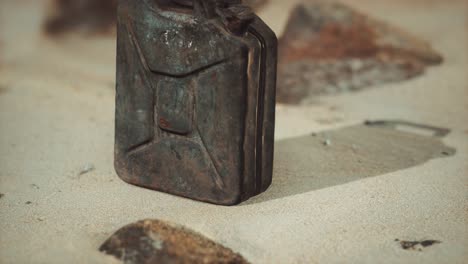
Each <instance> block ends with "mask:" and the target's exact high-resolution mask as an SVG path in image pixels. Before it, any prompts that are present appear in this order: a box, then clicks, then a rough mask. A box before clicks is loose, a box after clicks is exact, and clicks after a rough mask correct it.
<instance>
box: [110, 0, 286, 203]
mask: <svg viewBox="0 0 468 264" xmlns="http://www.w3.org/2000/svg"><path fill="white" fill-rule="evenodd" d="M117 42H118V44H117V95H116V142H115V168H116V171H117V173H118V175H119V176H120V177H121V178H122V179H123V180H125V181H126V182H129V183H132V184H135V185H138V186H142V187H146V188H150V189H154V190H159V191H163V192H168V193H171V194H175V195H179V196H184V197H188V198H191V199H196V200H200V201H206V202H210V203H215V204H222V205H233V204H237V203H240V202H241V201H244V200H246V199H248V198H249V197H251V196H254V195H256V194H259V193H261V192H263V191H265V190H266V189H267V188H268V186H269V185H270V183H271V177H272V168H273V144H274V123H275V86H276V64H277V62H276V61H277V40H276V36H275V34H274V33H273V32H272V31H271V30H270V29H269V28H268V26H267V25H266V24H265V23H264V22H262V20H261V19H260V18H258V17H257V16H255V15H254V14H253V13H252V12H251V11H250V9H249V8H248V7H246V6H244V5H242V4H241V3H240V1H186V0H178V1H172V0H171V1H169V0H164V1H163V0H158V1H156V0H138V1H128V0H121V1H119V8H118V41H117Z"/></svg>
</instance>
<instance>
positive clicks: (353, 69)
mask: <svg viewBox="0 0 468 264" xmlns="http://www.w3.org/2000/svg"><path fill="white" fill-rule="evenodd" d="M441 62H442V57H441V56H440V55H439V54H437V53H436V52H435V51H434V50H432V48H431V47H430V45H429V44H427V43H426V42H424V41H422V40H419V39H418V38H416V37H414V36H411V35H410V34H409V33H407V32H405V31H403V30H401V29H398V28H396V27H393V26H390V25H388V24H386V23H384V22H381V21H378V20H376V19H372V18H370V17H368V16H366V15H363V14H361V13H359V12H357V11H355V10H354V9H352V8H349V7H347V6H345V5H343V4H340V3H333V2H324V1H317V2H312V3H307V4H300V5H298V6H297V7H296V8H295V9H294V10H293V11H292V13H291V16H290V19H289V22H288V24H287V27H286V29H285V33H284V35H283V36H282V38H281V39H280V45H279V74H278V75H279V76H278V95H277V96H278V101H279V102H282V103H294V104H295V103H301V102H307V101H311V100H310V98H308V97H312V96H315V95H320V94H333V93H339V92H345V91H353V90H359V89H362V88H364V87H368V86H372V85H378V84H383V83H388V82H396V81H403V80H406V79H409V78H412V77H414V76H417V75H420V74H422V73H423V72H424V68H425V67H426V65H434V64H440V63H441Z"/></svg>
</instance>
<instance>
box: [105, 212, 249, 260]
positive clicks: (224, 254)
mask: <svg viewBox="0 0 468 264" xmlns="http://www.w3.org/2000/svg"><path fill="white" fill-rule="evenodd" d="M99 250H100V251H101V252H104V253H106V254H108V255H112V256H114V257H116V258H118V259H119V260H121V261H123V262H124V263H125V264H133V263H141V264H150V263H151V264H152V263H167V264H179V263H180V264H181V263H206V264H208V263H230V264H231V263H232V264H244V263H245V264H246V263H248V262H247V260H245V259H244V258H243V257H242V256H241V255H239V254H237V253H234V252H233V251H232V250H230V249H228V248H226V247H224V246H222V245H220V244H218V243H216V242H214V241H212V240H210V239H208V238H206V237H204V236H202V235H200V234H198V233H195V232H193V231H191V230H188V229H186V228H184V227H180V226H174V225H170V224H168V223H165V222H162V221H158V220H145V221H140V222H137V223H134V224H131V225H128V226H125V227H123V228H122V229H120V230H118V231H117V232H116V233H115V234H113V235H112V236H111V237H110V238H109V239H108V240H107V241H106V242H104V244H103V245H102V246H101V247H100V248H99Z"/></svg>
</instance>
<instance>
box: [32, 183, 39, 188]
mask: <svg viewBox="0 0 468 264" xmlns="http://www.w3.org/2000/svg"><path fill="white" fill-rule="evenodd" d="M31 187H33V188H34V189H36V190H39V189H40V188H39V186H38V185H37V184H34V183H33V184H31Z"/></svg>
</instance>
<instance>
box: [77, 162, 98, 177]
mask: <svg viewBox="0 0 468 264" xmlns="http://www.w3.org/2000/svg"><path fill="white" fill-rule="evenodd" d="M95 169H96V168H95V167H94V164H92V163H89V164H86V165H85V166H83V168H81V170H80V172H79V173H78V176H81V175H84V174H86V173H90V172H92V171H93V170H95Z"/></svg>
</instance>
